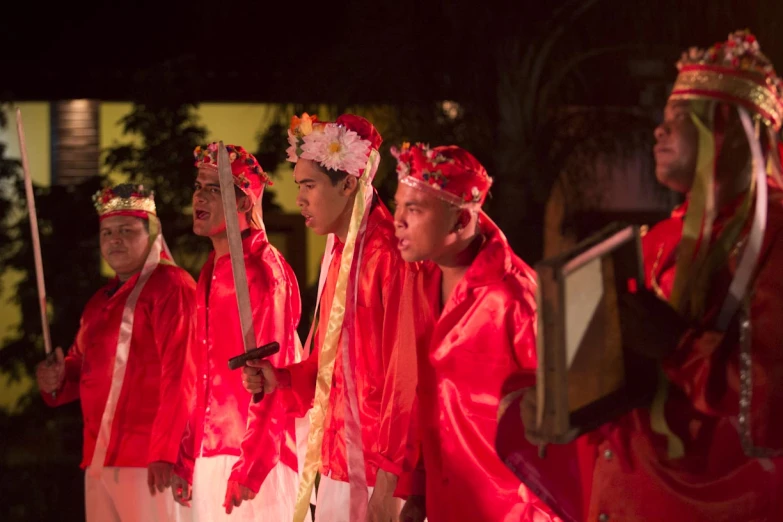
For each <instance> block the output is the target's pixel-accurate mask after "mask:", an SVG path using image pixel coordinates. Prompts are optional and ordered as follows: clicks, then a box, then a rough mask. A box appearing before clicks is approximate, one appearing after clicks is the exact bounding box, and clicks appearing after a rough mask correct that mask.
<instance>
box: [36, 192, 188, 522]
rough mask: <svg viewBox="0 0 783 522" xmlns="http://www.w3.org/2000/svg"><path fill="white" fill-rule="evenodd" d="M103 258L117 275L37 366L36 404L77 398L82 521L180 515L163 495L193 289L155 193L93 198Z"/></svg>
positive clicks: (178, 428)
mask: <svg viewBox="0 0 783 522" xmlns="http://www.w3.org/2000/svg"><path fill="white" fill-rule="evenodd" d="M93 199H94V201H95V206H96V208H97V210H98V215H99V216H100V248H101V254H102V256H103V258H104V259H105V260H106V262H107V263H108V264H109V266H110V267H111V268H112V269H113V270H114V272H115V273H116V276H115V277H114V278H113V279H112V280H111V281H109V283H108V284H107V285H106V286H105V287H103V288H102V289H100V290H99V291H98V292H97V293H96V294H95V295H94V296H93V297H92V298H91V299H90V301H89V302H88V303H87V306H86V307H85V309H84V312H83V313H82V319H81V324H80V327H79V332H78V333H77V335H76V339H75V340H74V343H73V345H72V346H71V349H70V350H69V351H68V355H67V356H65V357H63V351H62V349H61V348H60V347H58V348H57V349H56V350H55V359H54V361H44V362H42V363H41V364H39V365H38V368H37V375H36V376H37V380H38V386H39V388H40V390H41V393H42V395H43V398H44V400H45V401H46V403H47V404H49V405H50V406H58V405H60V404H65V403H68V402H71V401H75V400H79V399H81V403H82V413H83V415H84V455H83V459H82V464H81V465H82V468H84V469H85V504H86V514H87V521H88V522H107V521H127V522H130V521H136V520H151V521H160V522H163V521H168V520H179V519H180V515H181V514H182V513H180V509H179V508H178V506H177V505H176V504H175V503H174V502H173V500H172V499H171V497H170V496H169V495H167V494H162V492H163V491H164V489H165V488H166V487H167V486H168V484H169V480H170V476H171V470H172V466H173V464H174V463H175V462H176V460H177V451H178V449H179V440H180V438H181V437H182V433H183V430H184V428H185V422H186V419H187V401H188V400H189V398H190V391H191V389H190V387H189V385H188V382H189V381H188V379H187V376H186V367H187V364H186V358H187V353H188V350H189V349H190V347H191V345H192V344H193V342H194V339H195V307H196V285H195V282H194V281H193V278H192V277H190V275H189V274H188V273H187V272H186V271H185V270H183V269H181V268H179V267H177V266H176V265H174V264H173V262H172V261H171V256H170V254H169V252H168V249H167V248H166V244H165V242H164V240H163V235H162V233H161V230H160V223H159V221H158V219H157V217H156V211H155V200H154V197H153V194H152V193H151V192H149V191H145V190H144V188H143V187H141V186H134V185H129V184H123V185H118V186H116V187H114V188H113V189H111V188H107V189H104V190H103V191H101V192H99V193H97V194H96V195H95V196H94V198H93Z"/></svg>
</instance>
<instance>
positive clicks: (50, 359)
mask: <svg viewBox="0 0 783 522" xmlns="http://www.w3.org/2000/svg"><path fill="white" fill-rule="evenodd" d="M56 362H57V354H56V353H55V352H54V350H52V351H51V352H49V353H48V354H47V355H46V366H53V365H54V364H55V363H56ZM51 396H52V399H56V398H57V390H53V391H52V393H51Z"/></svg>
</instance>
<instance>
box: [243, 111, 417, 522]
mask: <svg viewBox="0 0 783 522" xmlns="http://www.w3.org/2000/svg"><path fill="white" fill-rule="evenodd" d="M289 142H290V144H291V147H290V148H289V160H290V161H294V162H296V167H295V169H294V177H295V179H296V183H297V184H298V185H299V195H298V197H297V204H298V205H299V207H300V208H301V209H302V215H303V216H304V217H305V220H306V224H307V226H308V227H310V228H312V229H313V230H314V231H315V232H316V233H317V234H321V235H327V234H328V236H329V239H328V242H327V247H326V252H325V255H324V259H323V261H322V265H321V281H320V284H319V302H320V308H319V311H318V312H317V313H318V321H319V325H318V328H317V332H316V334H315V347H314V349H313V350H312V353H311V354H310V356H309V357H308V358H307V359H306V360H305V361H303V362H302V363H300V364H296V365H293V366H287V367H277V369H275V368H273V366H272V365H270V364H269V363H267V362H265V361H264V362H260V363H258V364H251V365H252V366H256V367H257V368H247V369H246V372H247V374H246V376H245V378H246V380H247V387H248V390H249V391H253V392H255V391H258V390H260V389H261V388H262V387H263V389H264V390H265V391H266V392H267V393H272V392H273V391H275V390H278V391H277V392H276V393H275V394H276V395H281V394H282V395H283V396H285V397H286V400H287V401H288V404H289V409H290V411H292V412H294V413H296V414H298V415H304V414H305V413H306V412H308V410H310V411H309V419H310V423H311V428H310V436H309V439H308V440H309V445H308V452H307V459H306V461H305V465H304V469H303V477H302V482H303V484H302V486H300V492H299V498H298V506H299V507H298V511H297V518H295V520H301V518H299V517H301V516H302V515H303V509H304V508H305V507H306V505H307V501H308V500H309V499H310V492H311V488H312V481H313V480H314V479H315V473H316V472H317V471H320V473H321V478H320V483H319V487H318V494H317V503H316V510H315V518H316V521H323V522H340V521H349V520H351V521H354V520H365V516H366V517H367V520H370V521H383V522H388V521H390V520H396V519H397V516H398V514H399V511H400V508H401V507H402V502H401V500H400V499H399V498H395V496H394V495H395V490H396V489H397V483H398V479H399V477H400V476H401V475H402V474H403V465H404V463H405V457H406V450H407V440H408V431H409V423H410V416H411V407H412V403H413V397H414V394H415V368H414V369H407V371H406V369H404V368H399V367H398V362H397V361H396V360H395V358H394V357H395V354H396V353H398V352H397V350H396V347H397V346H398V345H399V343H410V342H411V341H410V340H409V339H408V337H407V335H408V332H406V331H404V329H401V328H400V317H399V313H400V306H401V304H400V303H401V300H402V299H403V297H402V296H403V293H404V292H405V290H404V286H405V283H406V281H410V280H411V279H410V270H409V269H408V268H407V267H406V264H405V263H404V262H403V261H402V259H401V258H400V255H399V252H398V251H397V248H396V240H395V238H394V226H393V222H392V217H391V214H390V213H389V211H388V210H387V209H386V207H385V206H384V205H383V203H382V202H381V201H380V200H379V199H378V196H377V193H376V192H375V190H374V189H373V187H372V184H371V183H372V178H373V176H374V174H375V171H376V169H377V167H378V159H379V157H378V147H379V146H380V144H381V136H380V134H379V133H378V132H377V131H376V129H375V128H374V127H373V126H372V124H370V122H368V121H367V120H365V119H364V118H360V117H358V116H353V115H343V116H340V117H339V118H338V119H337V121H336V122H330V123H324V122H318V121H317V120H315V119H314V118H311V117H309V116H308V115H306V114H305V115H303V117H302V118H301V119H300V118H297V117H294V118H293V123H292V128H291V131H290V132H289ZM307 346H308V347H309V340H308V343H307ZM413 364H414V365H415V361H413ZM275 366H277V365H275ZM259 370H260V371H262V372H263V373H262V374H259V373H258V372H259ZM311 407H312V409H311ZM321 436H322V440H321ZM397 494H400V493H399V492H398V493H397Z"/></svg>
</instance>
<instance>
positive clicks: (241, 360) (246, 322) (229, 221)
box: [218, 141, 280, 402]
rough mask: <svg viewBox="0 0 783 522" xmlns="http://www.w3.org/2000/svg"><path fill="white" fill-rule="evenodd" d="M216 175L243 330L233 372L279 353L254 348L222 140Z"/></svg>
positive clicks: (273, 345)
mask: <svg viewBox="0 0 783 522" xmlns="http://www.w3.org/2000/svg"><path fill="white" fill-rule="evenodd" d="M218 175H219V177H220V195H221V198H222V200H223V214H224V216H225V218H226V235H227V236H228V253H229V256H230V258H231V272H232V273H233V276H234V291H235V293H236V296H237V307H238V308H239V324H240V325H241V328H242V341H243V345H244V349H245V353H244V354H242V355H238V356H236V357H232V358H231V359H229V361H228V367H229V368H230V369H232V370H235V369H237V368H240V367H242V366H244V365H245V364H246V363H247V361H248V360H254V359H262V358H265V357H269V356H270V355H273V354H275V353H277V352H278V351H280V345H279V344H278V343H276V342H273V343H269V344H266V345H264V346H261V347H260V348H257V347H256V333H255V329H254V327H253V313H252V310H251V309H250V290H249V289H248V285H247V272H246V270H245V253H244V251H243V250H242V236H241V230H239V218H238V217H237V198H236V194H235V193H234V175H233V174H232V173H231V160H230V159H229V157H228V151H227V150H226V146H225V145H224V144H223V142H222V141H221V142H220V143H219V145H218ZM263 398H264V392H263V390H262V391H260V392H258V393H254V394H253V402H258V401H260V400H261V399H263Z"/></svg>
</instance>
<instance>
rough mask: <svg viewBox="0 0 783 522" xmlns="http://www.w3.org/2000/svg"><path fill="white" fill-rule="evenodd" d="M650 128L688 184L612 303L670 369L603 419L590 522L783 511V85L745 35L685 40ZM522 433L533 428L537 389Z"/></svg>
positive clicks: (667, 167) (666, 161) (759, 516)
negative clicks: (640, 404)
mask: <svg viewBox="0 0 783 522" xmlns="http://www.w3.org/2000/svg"><path fill="white" fill-rule="evenodd" d="M677 66H678V69H679V75H678V77H677V80H676V82H675V84H674V88H673V90H672V94H671V96H670V98H669V102H668V103H667V105H666V108H665V111H664V121H663V123H661V125H659V126H658V127H657V128H656V129H655V139H656V146H655V160H656V175H657V177H658V180H659V181H660V182H661V183H663V184H664V185H666V186H668V187H669V188H671V189H673V190H677V191H680V192H683V193H685V194H686V195H687V201H686V203H685V204H684V205H682V206H681V207H679V208H677V209H675V210H674V212H673V213H672V216H671V217H670V218H669V219H667V220H665V221H663V222H661V223H658V224H657V225H656V226H655V227H653V228H652V229H651V230H650V231H649V233H647V234H646V235H645V237H644V238H643V254H644V267H645V274H646V283H647V288H648V289H649V290H648V291H643V292H640V293H638V294H637V295H636V297H635V298H631V299H627V300H626V301H625V303H624V306H623V308H622V313H623V318H624V320H625V321H628V324H629V325H630V327H629V328H628V329H627V331H628V332H632V333H634V334H635V336H634V338H633V340H632V342H631V344H632V345H633V346H634V348H636V349H637V350H640V351H641V352H643V353H645V354H647V355H648V356H650V357H651V358H654V359H656V360H657V361H658V362H659V363H660V365H661V368H662V370H663V371H664V372H665V375H666V377H667V381H668V383H667V384H666V385H665V386H662V388H661V389H660V390H659V400H658V401H654V402H653V404H652V405H651V406H650V407H649V408H639V409H636V410H634V411H632V412H631V413H630V414H628V415H626V416H624V417H622V418H621V419H618V420H617V421H616V422H612V423H610V424H608V425H605V426H604V427H602V428H601V430H600V431H599V432H597V433H593V434H591V435H590V436H591V437H593V438H594V439H595V441H596V443H597V444H598V446H597V454H596V455H595V457H596V460H595V468H594V472H593V477H592V484H591V486H592V494H591V499H590V508H589V515H588V519H589V520H599V521H608V520H666V521H669V522H677V521H683V522H685V521H688V522H700V521H705V522H706V521H712V522H715V521H730V520H753V521H779V520H783V482H782V481H781V480H782V479H783V458H781V457H783V422H781V419H783V350H781V339H783V321H781V320H780V317H779V311H780V310H781V308H783V285H781V281H783V279H781V276H780V269H779V266H780V264H781V263H783V240H781V237H782V236H781V233H783V191H781V189H780V183H779V180H780V150H781V149H780V144H779V141H778V138H779V132H780V129H781V124H782V123H783V86H782V84H781V80H780V79H779V77H778V76H777V75H776V74H775V71H774V69H773V68H772V65H771V64H770V63H769V61H768V60H767V59H766V57H765V56H764V55H763V54H762V53H761V51H760V49H759V44H758V42H757V41H756V39H755V38H754V37H753V35H752V34H750V33H748V32H745V31H738V32H735V33H733V34H731V35H730V36H729V38H728V40H727V41H726V42H721V43H719V44H716V45H715V46H714V47H712V48H710V49H707V50H701V49H696V48H694V49H691V50H690V51H689V52H687V53H684V54H683V56H682V59H681V60H680V61H679V62H678V64H677ZM525 399H526V400H525V405H526V409H525V410H524V412H523V420H524V422H525V425H526V427H527V435H528V439H529V440H530V441H531V442H538V439H537V434H536V433H535V431H534V429H533V427H534V426H535V420H534V410H535V399H534V393H530V392H529V393H528V394H527V395H526V397H525Z"/></svg>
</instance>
